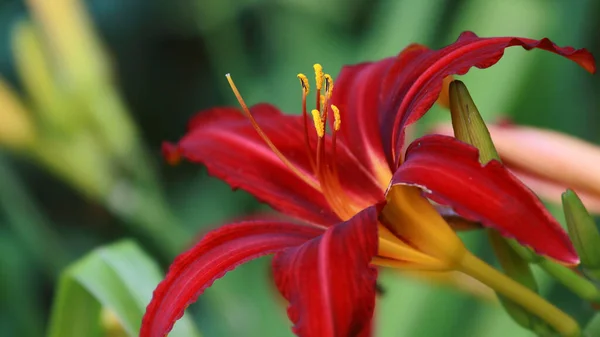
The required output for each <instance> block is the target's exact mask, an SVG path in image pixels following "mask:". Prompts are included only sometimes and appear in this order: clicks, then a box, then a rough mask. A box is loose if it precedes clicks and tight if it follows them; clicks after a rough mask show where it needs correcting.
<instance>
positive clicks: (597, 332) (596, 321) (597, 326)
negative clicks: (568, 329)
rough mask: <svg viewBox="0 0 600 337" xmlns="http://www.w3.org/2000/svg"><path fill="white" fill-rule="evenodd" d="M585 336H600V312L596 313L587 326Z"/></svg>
mask: <svg viewBox="0 0 600 337" xmlns="http://www.w3.org/2000/svg"><path fill="white" fill-rule="evenodd" d="M584 336H586V337H594V336H600V313H598V314H596V316H594V317H593V318H592V319H591V320H590V322H589V323H588V325H587V326H586V327H585V330H584Z"/></svg>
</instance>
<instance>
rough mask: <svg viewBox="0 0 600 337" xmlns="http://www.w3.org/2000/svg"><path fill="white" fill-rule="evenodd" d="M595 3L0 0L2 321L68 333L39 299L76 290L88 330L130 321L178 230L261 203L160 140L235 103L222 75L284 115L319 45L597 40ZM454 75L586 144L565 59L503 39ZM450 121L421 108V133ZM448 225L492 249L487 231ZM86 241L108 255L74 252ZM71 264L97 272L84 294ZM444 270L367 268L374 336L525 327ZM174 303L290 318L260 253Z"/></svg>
mask: <svg viewBox="0 0 600 337" xmlns="http://www.w3.org/2000/svg"><path fill="white" fill-rule="evenodd" d="M598 14H600V1H597V0H577V1H559V0H504V1H480V0H423V1H416V0H415V1H413V0H396V1H393V0H327V1H321V0H178V1H166V0H163V1H160V0H127V1H123V0H87V1H84V0H52V1H49V0H45V1H44V0H27V1H24V0H0V79H1V82H0V335H2V336H44V335H46V334H47V333H49V332H48V331H50V333H49V334H48V335H52V336H61V335H65V336H66V335H68V334H66V333H61V332H60V331H61V328H60V327H54V328H53V329H54V330H52V329H49V328H48V326H49V321H50V317H51V311H53V310H54V311H55V312H61V314H56V313H53V315H59V316H60V317H62V321H64V322H68V321H69V320H71V321H72V322H76V321H79V320H81V321H82V322H83V321H85V320H84V318H82V317H83V316H80V315H85V309H86V308H88V307H90V306H89V305H86V304H85V303H88V302H85V301H90V302H89V303H96V302H94V301H97V302H98V303H97V304H94V305H97V306H98V308H102V307H104V308H105V309H106V308H108V309H110V310H108V312H109V313H108V314H107V311H106V310H105V311H103V312H102V317H103V318H102V319H101V323H102V324H101V327H100V328H99V330H97V331H96V334H97V335H98V336H125V335H127V333H129V334H130V335H135V333H134V332H132V331H133V330H131V328H130V329H129V331H127V329H123V327H122V325H123V322H122V318H118V319H117V321H115V320H114V318H115V317H121V316H122V315H120V313H123V312H128V313H130V314H131V315H130V316H131V317H129V318H128V319H132V320H133V321H135V320H136V319H139V317H138V316H136V315H140V314H141V312H143V306H144V305H145V303H144V301H146V302H147V301H148V300H149V297H150V292H151V291H152V289H153V287H154V286H155V285H156V282H157V281H158V280H159V278H160V276H161V275H162V274H161V273H162V272H164V270H165V268H166V267H167V266H168V264H169V263H170V261H172V259H173V257H174V256H175V255H176V254H177V253H178V252H181V251H182V250H183V249H185V247H187V246H188V245H189V244H191V242H193V241H194V237H197V236H199V235H201V234H202V233H204V232H206V231H207V230H209V229H210V228H213V227H214V226H217V225H219V224H221V223H223V222H226V221H227V220H228V219H231V218H234V217H238V216H241V215H244V214H252V213H254V212H265V211H268V208H266V207H265V206H261V205H259V204H258V203H257V202H256V201H255V200H254V199H253V198H252V197H251V196H249V195H247V194H245V193H244V192H242V191H236V192H232V191H231V189H230V188H229V187H228V186H227V185H226V184H224V183H222V182H220V181H217V180H216V179H213V178H210V177H208V176H207V174H206V171H205V169H204V168H202V167H200V166H196V165H191V164H187V163H182V164H181V165H179V166H176V167H172V166H169V165H167V164H166V163H165V162H164V160H163V159H162V157H161V153H160V147H161V142H163V141H164V140H177V139H178V138H179V137H180V136H181V135H183V133H184V131H185V125H186V122H187V120H188V119H189V118H190V117H191V116H192V115H193V114H194V113H195V112H197V111H200V110H202V109H205V108H208V107H211V106H215V105H235V104H236V101H235V98H234V96H233V94H232V93H231V91H230V89H229V87H228V85H227V82H226V80H225V77H224V74H226V73H231V74H232V76H233V77H234V79H235V80H236V83H237V85H238V87H239V89H240V90H241V92H242V94H243V95H244V97H245V99H246V101H247V102H248V103H250V104H252V103H258V102H263V101H267V102H271V103H274V104H276V105H278V106H280V107H281V108H282V109H283V110H285V111H289V112H291V113H297V112H299V109H300V93H301V90H300V87H299V84H298V81H297V79H296V74H297V73H298V72H305V73H310V72H311V70H312V64H313V63H316V62H319V63H321V64H323V66H324V67H325V70H326V71H327V72H329V73H331V74H332V75H334V78H335V75H337V73H338V72H339V69H340V67H341V66H342V65H344V64H352V63H356V62H361V61H367V60H377V59H379V58H382V57H387V56H392V55H395V54H397V53H398V52H399V51H400V50H401V49H402V48H403V47H404V46H406V45H408V44H409V43H411V42H419V43H424V44H427V45H429V46H432V47H436V48H437V47H441V46H443V45H445V44H448V43H451V42H452V41H454V40H455V39H456V38H457V37H458V35H459V33H460V32H462V31H464V30H472V31H474V32H476V33H477V34H479V35H482V36H496V35H500V36H503V35H516V36H523V37H531V38H542V37H549V38H551V39H553V40H554V41H555V42H556V43H558V44H559V45H572V46H574V47H577V48H580V47H586V48H588V49H589V50H591V51H592V52H594V53H595V54H596V55H600V35H599V34H600V33H599V32H600V21H599V20H597V17H598ZM461 79H462V80H463V81H464V82H465V83H466V84H467V86H468V87H469V88H470V90H471V93H472V95H473V97H474V99H475V101H476V102H477V104H478V106H479V108H480V111H482V112H483V113H484V115H485V117H486V118H487V119H488V120H490V121H493V120H495V119H497V118H504V117H509V118H511V119H512V120H513V121H515V122H516V123H520V124H528V125H537V126H543V127H548V128H552V129H555V130H560V131H564V132H567V133H570V134H573V135H577V136H579V137H582V138H584V139H586V140H589V141H592V142H595V143H597V142H600V133H599V132H598V131H599V130H600V117H599V114H598V112H599V108H600V107H599V99H598V97H599V96H598V94H599V93H600V91H599V90H600V81H599V79H598V76H591V75H589V74H588V73H586V72H585V71H583V70H582V69H580V68H578V67H577V66H576V65H575V64H573V63H572V62H569V61H568V60H565V59H563V58H560V57H558V56H556V55H553V54H550V53H545V52H542V51H532V52H525V51H524V50H523V49H521V48H511V49H509V50H508V51H507V52H506V56H505V58H504V59H502V60H501V61H500V62H499V63H498V64H497V65H496V66H494V67H492V68H490V69H487V70H483V71H482V70H472V71H471V72H470V73H469V74H467V75H465V76H463V77H461ZM447 119H448V116H447V113H446V112H445V111H443V110H442V109H441V108H439V107H436V108H434V111H432V113H431V114H429V115H428V116H427V118H426V119H425V121H424V122H423V124H422V125H423V126H422V128H421V130H424V129H426V128H427V125H431V123H433V122H437V121H440V120H447ZM551 207H553V206H551ZM553 209H554V210H556V208H555V207H554V208H553ZM556 214H557V217H558V218H559V219H561V221H562V216H561V215H560V213H559V212H556ZM524 221H526V220H525V219H524ZM463 237H464V238H465V240H466V241H467V242H468V244H469V246H470V247H471V248H472V249H475V250H477V251H479V252H480V254H481V255H482V256H484V257H486V258H488V259H489V260H490V261H492V259H491V258H490V256H491V255H490V253H489V250H488V248H487V241H486V240H485V238H484V237H481V235H479V234H478V233H468V234H465V235H463ZM125 238H129V239H130V241H126V242H125V243H123V241H121V243H123V245H121V246H116V248H115V246H108V247H112V248H110V249H113V250H112V251H111V250H110V249H109V248H106V249H109V250H106V251H105V250H102V249H100V250H98V249H99V247H107V246H106V245H110V244H112V243H115V242H118V241H119V240H122V239H125ZM132 250H134V251H135V252H134V253H131V251H132ZM90 252H91V254H99V255H98V256H101V257H102V258H103V259H105V260H102V261H104V262H107V261H108V262H107V264H106V265H102V266H100V265H98V266H96V265H94V266H92V267H90V268H84V267H83V264H82V262H81V261H83V260H80V259H81V258H82V257H84V256H90V255H86V254H89V253H90ZM103 252H104V253H103ZM129 253H131V254H133V255H135V254H138V255H139V254H141V255H143V256H142V260H144V261H146V262H148V263H149V264H150V265H151V266H150V267H148V268H149V269H150V270H152V273H153V274H152V273H151V274H152V275H154V276H153V277H154V278H152V277H146V276H147V275H146V274H144V272H142V271H140V272H138V271H137V269H136V268H138V267H139V268H142V267H140V265H141V264H138V263H133V262H132V263H131V264H130V265H125V267H123V265H121V267H122V268H124V269H119V267H115V266H117V265H118V264H119V263H120V262H123V261H134V259H133V258H131V256H129V255H128V254H129ZM130 258H131V260H128V259H130ZM76 261H80V262H76ZM90 261H91V260H89V259H88V260H87V262H90ZM111 261H112V262H111ZM74 263H79V264H74ZM152 263H156V265H157V266H159V268H160V269H156V268H157V267H156V265H153V264H152ZM107 265H110V266H112V267H114V269H113V272H115V273H116V274H119V275H121V274H126V273H125V272H124V271H129V273H128V275H127V277H128V278H129V281H127V282H130V283H128V284H129V285H130V286H132V285H133V286H134V287H135V288H139V289H140V295H139V298H141V299H140V300H139V301H138V302H139V303H137V306H134V308H133V309H131V310H130V311H127V310H128V309H127V308H126V307H119V306H118V303H119V299H114V298H111V297H110V296H108V297H106V296H104V295H102V294H105V293H104V292H110V291H111V290H110V286H107V285H109V284H111V282H110V281H105V280H104V279H103V278H102V277H101V275H102V273H101V271H100V270H101V269H102V268H105V267H106V266H107ZM69 266H71V267H69ZM67 267H68V268H67ZM106 268H108V267H106ZM153 268H154V269H153ZM119 270H121V271H122V272H123V273H119ZM536 272H537V271H536ZM96 273H99V274H96ZM539 274H540V284H541V289H542V293H543V294H544V295H545V296H546V297H548V298H550V299H551V300H552V301H553V302H554V303H556V304H557V305H559V306H560V307H562V308H564V309H565V310H566V311H567V312H569V313H571V314H573V315H575V316H576V317H577V318H578V319H579V320H580V321H581V322H582V323H585V322H586V321H587V320H588V319H589V317H590V316H591V315H592V310H591V308H589V307H588V306H584V305H581V304H580V303H581V302H580V301H579V300H577V299H576V298H575V296H574V295H571V294H570V293H569V292H568V291H566V290H565V289H564V288H562V287H561V286H558V285H556V284H555V283H554V282H552V281H551V280H549V279H548V278H546V277H544V275H543V274H542V273H539ZM61 275H62V277H61ZM82 275H83V276H82ZM119 275H117V276H116V277H119ZM113 276H114V275H113ZM121 276H122V275H121ZM86 277H87V278H86ZM59 280H60V281H59ZM86 280H88V281H89V282H92V281H94V280H96V281H98V280H100V281H99V285H98V286H99V287H100V288H102V286H106V287H108V288H109V289H108V290H107V289H104V288H102V289H100V288H99V289H100V290H98V292H97V293H95V292H94V291H92V290H90V289H91V288H93V287H92V286H90V287H91V288H90V287H86V286H85V285H86V284H91V283H86V282H88V281H86ZM78 282H80V283H81V284H82V285H83V286H81V287H82V289H85V290H86V291H87V292H86V291H84V292H85V293H92V295H91V297H90V298H89V299H86V300H82V301H83V302H81V303H79V302H77V300H73V299H72V297H69V296H65V297H64V298H62V297H60V298H59V296H58V295H57V289H59V288H60V289H62V288H64V289H67V288H68V287H69V285H71V286H72V288H71V289H79V288H77V284H78ZM454 282H455V283H456V282H458V287H456V286H449V285H448V284H446V283H445V282H442V283H439V282H432V281H431V280H427V279H423V278H422V277H418V276H415V275H401V274H399V273H396V272H385V273H383V274H382V277H381V284H382V287H383V288H384V294H383V295H382V296H380V298H379V300H378V308H377V313H376V315H377V322H378V323H377V331H378V336H389V337H392V336H397V337H401V336H410V337H420V336H423V337H426V336H484V337H494V336H497V337H501V336H529V335H530V333H528V332H526V331H524V330H523V329H521V328H520V327H518V326H517V325H516V324H514V323H513V322H512V321H511V320H510V318H509V317H508V316H507V315H506V314H505V313H504V312H503V311H502V309H501V308H500V307H499V306H498V305H497V304H496V303H495V302H494V301H491V300H489V299H488V298H487V296H488V295H489V294H488V293H486V292H485V291H482V290H481V289H480V288H479V287H478V286H477V285H476V284H471V283H469V282H467V281H465V280H462V279H459V280H458V281H456V280H454ZM92 283H93V282H92ZM73 284H75V285H73ZM455 285H457V284H455ZM61 287H62V288H61ZM458 288H462V289H458ZM64 289H63V291H66V290H64ZM94 289H95V288H94ZM67 293H68V291H67ZM126 293H131V291H127V289H126V290H125V291H124V294H126ZM96 295H97V296H96ZM95 296H96V297H95ZM103 296H104V297H103ZM84 297H85V296H84ZM117 297H118V296H117ZM123 297H126V296H123ZM58 299H60V300H58ZM58 302H60V303H58ZM57 303H58V304H57ZM82 303H83V304H82ZM115 303H117V304H115ZM113 305H116V306H117V307H111V306H113ZM124 308H125V309H124ZM115 312H116V313H117V315H116V316H114V315H113V316H111V313H112V314H114V313H115ZM94 313H96V314H97V312H96V311H94ZM53 317H54V316H53ZM60 317H59V318H53V319H56V320H59V321H60V320H61V318H60ZM94 317H96V316H94ZM106 317H108V318H106ZM111 317H112V318H113V320H112V321H111ZM132 317H133V318H132ZM136 317H137V318H136ZM188 317H189V319H191V321H188V322H187V323H190V324H192V322H193V324H195V325H196V326H197V329H198V330H199V331H201V334H202V335H203V336H249V337H251V336H266V337H268V336H273V337H280V336H291V335H292V334H291V332H290V330H289V325H290V324H289V322H288V321H287V318H286V315H285V303H283V301H282V300H281V298H280V297H279V296H278V295H277V294H276V293H275V291H274V288H273V284H272V281H271V279H270V274H269V259H268V258H264V259H259V260H257V261H254V262H251V263H248V264H246V265H244V266H242V267H240V268H238V269H237V270H235V271H233V272H231V273H229V274H228V275H227V276H226V277H225V278H223V279H222V280H220V281H217V282H216V283H215V285H214V286H213V287H212V288H210V289H209V290H208V291H207V292H206V293H205V295H203V296H202V297H201V299H200V300H199V301H198V302H197V303H196V304H194V305H193V306H191V307H190V310H189V314H188ZM64 322H63V323H61V324H63V325H62V326H63V328H64V324H65V323H64ZM137 324H138V325H139V322H138V323H137ZM55 325H57V326H58V325H60V324H59V323H55ZM133 329H135V323H134V328H133ZM67 330H68V329H67ZM65 331H66V330H65ZM183 335H185V334H183ZM190 335H191V334H190Z"/></svg>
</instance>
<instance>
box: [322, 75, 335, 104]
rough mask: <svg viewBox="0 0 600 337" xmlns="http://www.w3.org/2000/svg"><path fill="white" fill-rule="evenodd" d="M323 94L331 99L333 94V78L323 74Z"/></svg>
mask: <svg viewBox="0 0 600 337" xmlns="http://www.w3.org/2000/svg"><path fill="white" fill-rule="evenodd" d="M324 77H325V92H326V93H327V98H331V95H332V94H333V78H331V75H329V74H325V76H324Z"/></svg>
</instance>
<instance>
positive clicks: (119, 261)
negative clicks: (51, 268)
mask: <svg viewBox="0 0 600 337" xmlns="http://www.w3.org/2000/svg"><path fill="white" fill-rule="evenodd" d="M160 279H161V273H160V270H159V268H158V266H157V265H156V264H155V263H154V262H153V261H152V260H151V259H150V258H149V257H148V256H147V255H146V254H145V253H144V252H143V251H142V250H141V249H140V248H139V246H138V245H137V244H136V243H134V242H132V241H121V242H118V243H115V244H112V245H109V246H105V247H102V248H99V249H96V250H94V251H93V252H91V253H90V254H88V255H87V256H85V257H84V258H82V259H81V260H79V261H78V262H76V263H75V264H73V265H72V266H71V267H69V268H68V269H67V270H66V271H65V272H64V273H63V275H62V276H61V279H60V283H59V286H58V292H57V295H56V298H55V302H54V306H53V310H52V313H51V320H50V328H49V331H48V336H49V337H69V336H73V337H79V336H88V337H94V336H101V335H103V331H104V330H105V328H106V327H105V326H103V322H102V320H101V312H102V311H103V310H104V311H107V312H110V313H111V314H114V315H110V316H112V317H116V319H117V320H118V325H120V326H121V328H122V330H123V332H124V334H125V335H127V336H137V335H138V331H139V329H140V325H141V321H142V316H143V314H144V310H145V308H146V305H147V303H148V302H149V301H150V297H151V295H152V291H153V289H154V288H155V287H156V285H157V284H158V282H159V281H160ZM170 336H171V337H178V336H182V337H183V336H185V337H188V336H189V337H195V336H200V334H199V332H198V331H197V330H196V328H195V327H194V326H193V324H192V322H191V321H190V320H189V319H187V318H186V317H184V318H183V319H181V320H180V321H179V322H178V323H177V325H176V326H175V328H174V329H173V331H172V332H171V334H170Z"/></svg>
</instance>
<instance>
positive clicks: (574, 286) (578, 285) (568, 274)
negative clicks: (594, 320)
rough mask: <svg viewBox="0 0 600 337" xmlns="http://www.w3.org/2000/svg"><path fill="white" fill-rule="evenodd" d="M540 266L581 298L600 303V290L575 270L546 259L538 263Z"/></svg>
mask: <svg viewBox="0 0 600 337" xmlns="http://www.w3.org/2000/svg"><path fill="white" fill-rule="evenodd" d="M538 265H539V266H540V267H542V268H543V269H544V270H545V271H546V272H547V273H548V274H550V275H552V277H554V278H555V279H557V280H558V281H559V282H560V283H562V284H563V285H564V286H565V287H567V288H569V290H571V291H572V292H574V293H575V294H577V295H578V296H579V297H581V298H583V299H585V300H588V301H592V302H596V303H600V290H599V289H598V288H597V287H596V286H595V285H594V284H593V283H592V282H590V281H589V280H586V279H585V278H583V277H582V276H580V275H579V274H577V273H576V272H574V271H573V270H571V269H569V268H567V267H565V266H563V265H560V264H558V263H555V262H552V261H550V260H546V259H543V260H541V261H540V262H538Z"/></svg>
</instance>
